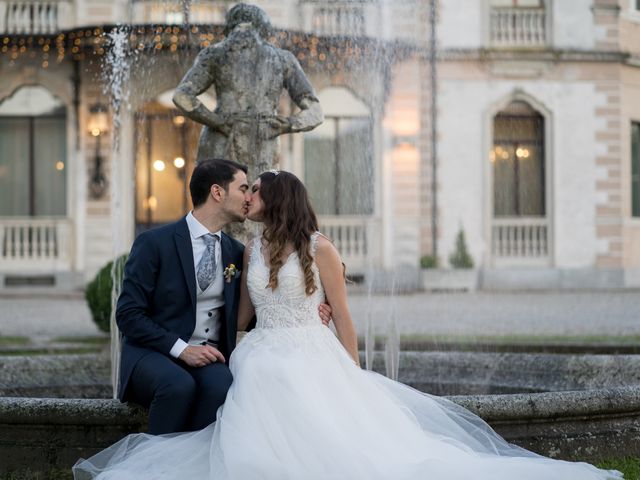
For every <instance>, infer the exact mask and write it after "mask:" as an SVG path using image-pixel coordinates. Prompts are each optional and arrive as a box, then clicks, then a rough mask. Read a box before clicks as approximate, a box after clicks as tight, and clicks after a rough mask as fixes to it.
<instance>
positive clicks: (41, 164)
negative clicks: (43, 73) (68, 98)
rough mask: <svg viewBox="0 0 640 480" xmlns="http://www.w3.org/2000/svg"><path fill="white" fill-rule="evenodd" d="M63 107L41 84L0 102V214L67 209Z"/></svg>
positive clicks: (62, 211)
mask: <svg viewBox="0 0 640 480" xmlns="http://www.w3.org/2000/svg"><path fill="white" fill-rule="evenodd" d="M66 169H67V141H66V108H65V106H64V104H63V103H62V101H61V100H60V99H58V98H56V97H55V96H53V95H52V94H51V92H49V91H48V90H47V89H46V88H44V87H41V86H27V87H21V88H19V89H18V90H16V91H15V92H14V94H13V95H12V96H10V97H8V98H6V99H5V100H4V101H2V102H1V103H0V216H63V215H65V214H66Z"/></svg>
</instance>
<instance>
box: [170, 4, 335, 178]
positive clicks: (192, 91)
mask: <svg viewBox="0 0 640 480" xmlns="http://www.w3.org/2000/svg"><path fill="white" fill-rule="evenodd" d="M224 32H225V35H226V38H225V39H224V40H223V41H221V42H219V43H216V44H214V45H211V46H209V47H207V48H205V49H204V50H202V51H201V52H200V53H199V54H198V57H197V58H196V61H195V62H194V64H193V66H192V67H191V69H190V70H189V71H188V72H187V74H186V75H185V76H184V78H183V79H182V81H181V82H180V85H178V88H177V89H176V92H175V95H174V97H173V101H174V103H175V104H176V105H177V107H178V108H179V109H180V110H182V111H183V112H184V114H185V115H186V116H187V117H189V118H191V119H192V120H194V121H196V122H199V123H202V124H203V125H204V127H203V129H202V132H201V134H200V141H199V144H198V154H197V161H201V160H202V159H205V158H211V157H221V158H228V159H230V160H235V161H237V162H240V163H244V164H246V165H248V166H249V178H250V179H255V178H256V177H257V175H258V174H259V173H261V172H262V171H264V170H268V169H270V168H272V167H273V164H274V161H275V160H276V156H277V147H278V145H277V139H278V136H279V135H282V134H283V133H293V132H304V131H308V130H312V129H314V128H315V127H317V126H318V125H320V124H321V123H322V121H323V114H322V109H321V108H320V104H319V102H318V99H317V98H316V96H315V93H314V91H313V87H312V86H311V84H310V83H309V81H308V79H307V77H306V76H305V74H304V72H303V71H302V68H301V67H300V64H299V63H298V61H297V59H296V58H295V56H294V55H293V54H292V53H291V52H289V51H287V50H282V49H280V48H277V47H275V46H274V45H272V44H271V43H269V42H268V41H267V40H268V38H269V37H270V35H271V22H270V21H269V18H268V17H267V15H266V13H265V12H264V11H263V10H262V9H260V8H258V7H256V6H254V5H246V4H242V3H241V4H238V5H236V6H235V7H233V8H232V9H231V10H229V12H228V13H227V20H226V25H225V30H224ZM211 86H213V87H214V89H215V93H216V99H217V105H216V108H215V110H214V111H211V110H209V109H207V108H206V107H205V106H204V105H203V104H202V103H201V102H200V101H199V100H198V98H197V96H198V95H200V94H202V93H203V92H205V91H206V90H208V89H209V88H210V87H211ZM283 89H285V90H286V91H287V92H288V93H289V96H290V97H291V99H292V100H293V102H294V103H295V104H296V105H297V106H298V107H299V108H300V111H299V112H298V113H296V114H294V115H292V116H291V117H285V116H282V115H278V114H277V108H278V103H279V99H280V94H281V93H282V90H283Z"/></svg>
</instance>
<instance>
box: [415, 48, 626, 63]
mask: <svg viewBox="0 0 640 480" xmlns="http://www.w3.org/2000/svg"><path fill="white" fill-rule="evenodd" d="M422 56H423V57H424V58H425V59H426V55H425V54H424V53H423V54H422ZM630 58H632V57H631V54H629V53H628V52H620V51H598V50H552V49H547V50H496V49H484V48H478V49H444V50H440V51H439V52H438V61H441V62H450V61H471V62H477V61H481V62H491V61H513V62H518V61H522V62H535V61H538V62H602V63H627V62H629V59H630ZM633 58H635V57H633ZM636 61H637V60H636Z"/></svg>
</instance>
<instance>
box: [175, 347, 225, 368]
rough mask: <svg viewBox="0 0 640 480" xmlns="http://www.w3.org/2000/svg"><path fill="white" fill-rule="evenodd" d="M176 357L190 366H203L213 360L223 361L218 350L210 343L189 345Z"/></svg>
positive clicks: (222, 356)
mask: <svg viewBox="0 0 640 480" xmlns="http://www.w3.org/2000/svg"><path fill="white" fill-rule="evenodd" d="M178 358H179V359H180V360H182V361H183V362H184V363H186V364H187V365H189V366H190V367H204V366H205V365H209V364H210V363H214V362H221V363H224V362H225V360H224V355H222V353H220V350H218V349H217V348H214V347H212V346H211V345H189V346H188V347H187V348H185V349H184V350H183V351H182V353H181V354H180V356H179V357H178Z"/></svg>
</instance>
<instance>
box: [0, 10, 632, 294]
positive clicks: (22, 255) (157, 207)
mask: <svg viewBox="0 0 640 480" xmlns="http://www.w3.org/2000/svg"><path fill="white" fill-rule="evenodd" d="M253 3H255V4H257V5H259V6H261V7H262V8H263V9H264V10H265V11H266V12H267V13H268V14H269V16H270V18H271V20H272V23H273V26H274V30H275V32H274V38H273V41H274V42H276V43H277V44H278V45H280V46H281V47H282V48H288V49H291V50H292V51H293V52H294V54H295V55H296V56H297V58H298V59H299V61H300V63H301V64H302V66H303V68H304V70H305V72H306V73H307V76H308V77H309V79H310V81H311V83H312V84H313V85H314V88H315V90H316V93H317V95H318V97H319V99H320V102H321V104H322V107H323V110H324V113H325V118H326V120H325V123H324V124H323V125H322V126H321V127H319V128H317V129H316V130H314V131H312V132H309V133H306V134H303V135H285V136H283V137H281V141H280V158H279V165H280V168H283V169H287V170H291V171H293V172H295V173H296V174H298V175H299V176H300V178H302V179H303V180H304V181H305V183H306V184H307V186H308V188H309V190H310V193H311V195H312V197H313V200H314V205H315V206H316V209H317V212H318V214H319V216H320V223H321V226H322V230H323V231H325V233H327V234H328V235H329V236H330V237H332V238H333V239H334V240H335V242H336V244H337V246H338V248H339V249H340V250H341V252H342V254H343V256H344V259H345V262H346V264H347V268H348V270H349V271H350V272H351V274H353V275H354V276H356V277H360V278H364V279H365V280H366V281H368V282H374V283H375V282H378V283H379V284H385V283H387V284H388V283H389V282H390V281H391V282H393V283H396V284H398V285H399V287H400V288H403V285H402V284H403V283H404V284H406V285H405V287H406V288H411V286H412V285H414V286H417V285H418V279H419V272H420V270H419V266H420V258H421V257H423V256H425V255H434V254H435V255H436V256H437V258H438V262H439V264H440V265H441V266H442V267H444V268H448V267H449V266H448V257H449V255H450V254H451V253H452V252H453V250H454V248H455V240H456V236H457V235H458V233H459V231H461V230H462V231H464V234H465V236H466V240H467V244H468V246H469V251H470V253H471V256H472V257H473V259H474V263H475V266H476V268H477V271H478V275H479V282H480V286H481V287H485V288H562V287H566V288H621V287H639V286H640V1H639V0H617V1H616V0H571V1H569V0H478V1H476V2H469V1H465V0H440V1H439V2H437V3H438V5H437V9H434V8H433V6H434V4H433V3H432V2H431V1H430V0H393V1H391V0H359V1H354V0H352V1H346V0H345V1H332V2H326V1H325V2H322V1H316V0H269V1H266V0H264V1H257V0H256V1H254V2H253ZM233 4H234V2H226V1H216V0H213V1H207V2H204V1H200V2H198V1H192V2H190V5H189V8H188V9H185V8H184V4H183V2H178V1H176V2H175V5H174V4H173V3H172V2H156V1H151V0H142V1H138V0H132V1H128V2H124V1H116V2H110V1H98V0H75V1H64V0H52V1H48V2H42V1H36V0H0V78H1V79H2V82H0V281H1V282H2V283H1V288H12V287H17V286H21V285H56V286H60V287H72V288H75V287H79V286H82V285H83V284H84V283H86V281H88V280H90V279H91V278H92V276H93V275H95V272H96V271H97V270H98V269H99V268H100V267H102V266H103V265H104V264H105V263H106V262H107V261H109V260H110V259H111V258H113V257H114V256H115V255H117V254H119V253H123V252H126V251H127V250H128V249H129V246H130V245H131V242H132V241H133V239H134V238H135V236H136V235H137V234H138V233H139V232H141V231H143V230H144V229H147V228H151V227H153V226H155V225H160V224H163V223H167V222H170V221H173V220H176V219H178V218H180V216H181V215H183V214H184V213H185V212H187V211H188V210H189V209H190V204H189V198H188V194H187V180H188V178H189V174H190V171H191V170H192V169H193V163H194V158H195V149H196V144H197V138H198V133H199V126H198V125H196V124H194V123H192V122H190V121H189V120H187V119H185V118H184V117H183V116H182V115H180V112H179V111H178V110H176V109H175V108H174V107H173V105H172V103H171V97H172V93H173V89H174V88H175V87H176V85H177V84H178V82H179V81H180V79H181V78H182V76H183V75H184V73H185V72H186V70H187V69H188V68H189V66H190V65H191V63H192V61H193V59H194V58H195V55H196V54H197V51H198V48H200V47H202V46H205V45H208V44H210V43H211V42H215V41H218V40H219V39H220V38H221V26H222V24H223V23H224V14H225V12H226V11H227V10H228V9H229V8H230V7H231V6H232V5H233ZM432 24H435V29H433V30H432V29H431V28H430V26H431V25H432ZM114 25H120V27H117V28H116V27H114ZM122 32H124V33H122ZM123 35H124V36H123ZM123 38H124V39H126V42H125V43H117V42H118V39H120V40H122V39H123ZM114 39H115V40H114ZM434 39H435V43H434V41H433V40H434ZM110 42H111V43H110ZM114 42H115V46H114ZM123 45H126V48H124V53H123V54H122V55H121V56H120V57H119V56H118V55H117V53H118V52H121V53H122V50H118V48H117V47H118V46H123ZM189 45H191V46H192V47H191V48H189ZM109 62H111V63H109ZM113 65H115V66H116V67H115V69H114V68H112V66H113ZM109 72H111V73H109ZM119 79H124V86H125V89H124V96H123V98H122V102H121V104H120V107H118V104H117V103H114V102H113V95H112V93H113V92H114V91H116V90H114V80H115V81H116V83H115V86H116V87H117V81H118V80H119ZM201 99H202V101H203V102H205V104H208V105H211V106H212V107H213V106H214V105H215V95H214V94H213V92H208V93H206V94H204V95H203V96H202V97H201ZM281 108H282V111H283V112H285V113H286V112H287V111H290V109H291V108H292V104H291V101H290V100H289V99H288V98H287V97H286V96H284V97H283V98H282V102H281ZM115 130H117V131H118V132H119V135H118V136H117V142H116V139H115V138H114V136H113V135H112V133H113V132H114V131H115ZM434 159H435V162H434ZM398 285H397V286H398Z"/></svg>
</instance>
